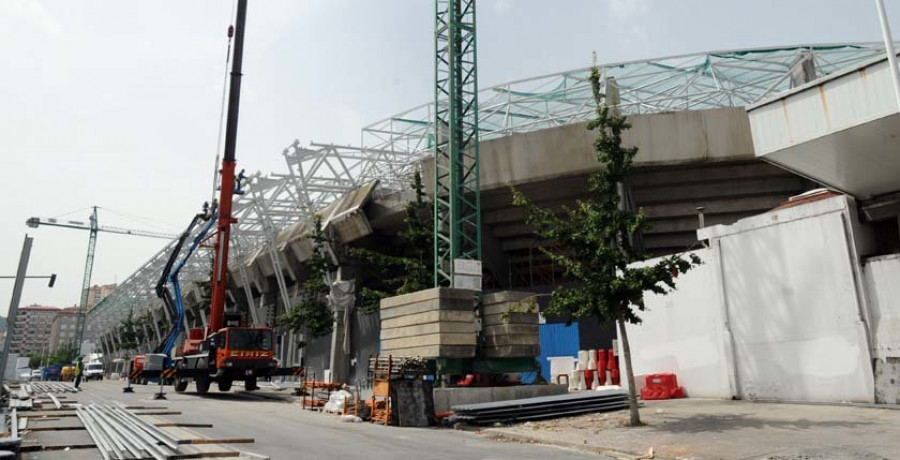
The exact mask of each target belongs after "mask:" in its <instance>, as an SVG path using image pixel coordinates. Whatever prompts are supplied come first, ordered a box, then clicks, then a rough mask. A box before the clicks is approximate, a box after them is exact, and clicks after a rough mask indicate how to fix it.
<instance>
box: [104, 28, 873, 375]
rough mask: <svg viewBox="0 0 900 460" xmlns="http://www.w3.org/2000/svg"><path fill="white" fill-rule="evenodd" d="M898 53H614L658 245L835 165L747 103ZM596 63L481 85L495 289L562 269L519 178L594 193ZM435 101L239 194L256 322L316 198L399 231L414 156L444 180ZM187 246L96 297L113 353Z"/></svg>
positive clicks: (276, 310) (247, 303)
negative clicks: (763, 145)
mask: <svg viewBox="0 0 900 460" xmlns="http://www.w3.org/2000/svg"><path fill="white" fill-rule="evenodd" d="M883 54H884V48H883V46H882V45H879V44H858V43H857V44H850V43H847V44H826V45H804V46H791V47H780V48H759V49H746V50H734V51H720V52H710V53H699V54H691V55H683V56H675V57H667V58H660V59H649V60H641V61H633V62H622V63H611V64H605V65H601V66H600V68H601V71H602V74H603V77H604V85H605V88H604V90H605V92H606V94H607V96H608V97H609V98H610V100H614V101H616V103H617V106H618V108H619V110H621V111H622V112H624V113H627V114H629V115H630V116H631V123H632V125H633V128H632V130H630V131H629V132H628V135H627V138H626V141H627V142H628V143H630V144H632V145H635V146H637V147H639V148H640V154H639V155H638V156H637V158H636V162H637V169H636V172H635V174H634V177H633V186H634V197H635V200H636V202H637V204H638V205H639V206H640V207H642V208H643V209H644V211H645V213H646V215H647V216H648V219H649V221H650V226H651V228H650V229H649V231H648V232H647V233H646V234H645V235H644V239H645V244H646V247H647V248H648V249H649V250H650V251H651V252H653V253H656V254H666V253H672V252H677V251H683V250H685V249H688V248H691V247H694V246H695V245H696V244H697V236H696V230H697V228H698V219H697V213H698V208H702V210H703V213H704V216H705V219H706V223H707V224H731V223H734V222H736V221H737V220H739V219H741V218H744V217H748V216H752V215H755V214H758V213H760V212H764V211H767V210H769V209H772V208H774V207H776V206H778V205H779V204H780V203H782V202H784V201H785V200H786V199H788V198H789V197H791V196H794V195H797V194H799V193H802V192H804V191H807V190H810V189H812V188H816V187H819V186H820V185H819V183H820V182H821V181H817V180H811V179H810V178H809V177H810V176H808V175H803V174H798V173H797V172H796V171H790V170H788V169H784V168H781V167H778V166H775V165H773V164H771V163H769V162H767V161H763V160H764V159H761V158H760V157H759V156H757V154H758V150H757V149H756V148H755V145H754V138H755V137H756V136H755V134H756V133H755V132H754V131H752V130H751V118H750V115H748V112H747V107H751V106H754V104H757V103H760V102H761V101H765V100H768V99H770V98H772V97H774V96H776V95H778V94H781V93H784V92H787V91H791V90H792V89H796V88H800V87H803V86H804V85H808V84H811V82H815V81H816V80H818V79H827V78H829V77H830V76H833V75H837V74H841V73H842V72H846V71H847V70H848V69H855V68H857V67H858V66H859V65H861V64H863V63H866V62H869V61H871V60H872V59H876V58H877V57H879V56H883ZM588 72H589V69H577V70H573V71H568V72H562V73H558V74H554V75H548V76H542V77H536V78H530V79H526V80H520V81H516V82H511V83H507V84H503V85H498V86H494V87H490V88H487V89H483V90H481V91H480V97H479V105H480V120H479V126H480V129H481V134H480V135H481V140H482V141H481V153H480V155H481V186H482V222H483V224H484V225H483V227H484V228H483V238H484V267H485V286H484V287H485V289H501V288H502V289H508V288H516V289H530V290H535V291H539V290H545V289H546V288H547V287H548V286H552V285H554V284H557V283H559V282H561V281H562V280H561V279H560V273H559V271H558V270H557V268H556V267H554V266H553V265H552V264H551V263H550V262H549V260H547V259H546V258H543V257H541V256H540V251H538V250H537V248H538V247H540V246H541V245H542V244H545V242H543V241H540V240H537V239H536V238H535V237H534V236H533V235H532V232H531V230H530V229H529V228H528V226H527V225H526V224H525V223H524V217H525V216H524V213H523V211H522V210H521V209H517V208H514V207H512V205H511V204H510V195H509V191H508V184H511V183H512V184H516V185H517V186H518V187H519V188H520V189H521V190H523V191H524V192H525V193H526V194H527V195H529V196H530V197H532V198H533V199H534V200H535V201H537V202H538V203H540V204H543V205H546V206H554V207H559V208H561V207H562V206H564V205H566V204H570V203H574V201H575V200H576V199H578V198H580V197H583V196H585V194H586V192H587V176H588V174H590V173H591V172H592V171H594V170H595V169H596V167H597V163H596V160H595V158H594V156H593V150H592V147H591V143H592V140H593V134H592V133H591V132H589V131H587V130H586V129H585V127H584V125H585V123H586V121H587V120H589V119H590V118H591V117H592V115H593V113H594V112H593V101H592V99H591V96H590V84H589V82H588V78H587V77H588ZM433 111H434V107H433V104H425V105H422V106H418V107H415V108H412V109H409V110H406V111H404V112H401V113H399V114H397V115H395V116H392V117H390V118H387V119H385V120H382V121H379V122H376V123H373V124H371V125H369V126H367V127H365V128H363V130H362V133H361V146H359V147H354V146H339V145H332V144H313V145H311V146H309V147H303V146H301V145H299V143H298V142H296V141H295V142H293V143H292V144H290V145H289V146H288V147H287V148H285V149H284V151H283V152H282V155H283V156H284V159H285V165H286V168H285V171H282V172H277V173H272V174H269V175H265V176H264V175H256V176H253V177H252V178H251V181H250V184H249V186H248V188H247V193H246V194H245V195H244V196H241V197H240V198H239V199H237V200H236V205H235V212H236V215H237V218H238V224H237V225H236V226H235V230H234V242H235V246H234V249H235V255H234V256H233V258H234V260H236V261H239V262H238V263H235V264H233V266H232V270H231V273H232V284H233V286H232V289H231V293H230V294H231V300H232V304H233V306H234V308H236V309H238V310H239V311H241V312H244V313H245V314H246V315H247V317H248V318H249V319H251V320H252V321H253V322H256V323H258V324H269V325H271V326H275V318H276V317H277V316H278V315H279V314H280V312H283V311H284V309H285V308H286V307H287V306H289V305H291V304H292V302H296V300H297V298H296V296H297V292H298V291H297V286H298V284H299V282H300V281H301V280H302V278H303V270H304V269H303V262H304V261H305V260H306V259H305V257H307V256H308V247H309V243H308V242H306V241H305V237H304V235H305V226H306V224H307V223H308V222H309V220H310V217H311V216H312V215H313V214H314V213H319V214H320V215H323V216H324V218H325V220H326V222H327V223H328V224H329V225H334V226H335V228H337V229H338V234H339V240H340V242H341V243H342V244H361V245H365V244H371V241H370V240H372V239H379V238H380V239H382V240H389V239H390V237H391V235H394V234H395V233H396V231H397V229H398V228H399V226H400V225H401V224H402V216H403V209H404V206H405V203H406V201H407V200H408V199H409V193H408V182H409V178H410V175H411V174H412V172H413V171H416V170H420V171H422V172H423V173H424V175H425V177H426V181H427V182H430V180H431V179H430V178H431V170H432V168H433V166H432V160H431V158H430V155H431V148H432V144H433V134H432V133H431V129H432V128H431V124H432V123H431V120H432V119H433ZM172 248H173V243H170V244H168V245H166V246H165V247H163V248H162V249H161V250H160V251H159V252H158V253H157V254H156V255H155V256H154V257H153V258H151V259H150V260H148V261H147V262H145V263H144V264H143V265H142V266H141V267H140V268H139V269H138V270H137V271H135V273H134V274H132V275H131V276H130V277H129V278H127V279H126V280H125V281H124V282H122V283H121V284H120V286H119V287H118V288H117V289H116V291H115V292H113V293H112V294H111V295H110V296H109V297H107V298H106V299H104V300H103V301H102V302H100V303H99V304H98V305H97V307H96V308H94V309H93V310H91V311H90V312H89V313H88V320H87V324H88V333H87V335H86V338H87V340H90V341H92V342H94V343H95V344H96V345H97V346H102V347H103V348H104V349H105V350H106V351H107V356H110V357H111V356H114V355H115V354H116V352H117V351H118V347H117V337H116V334H115V332H114V329H115V326H117V325H118V324H119V323H120V322H121V320H122V319H123V318H125V317H127V316H128V315H129V314H130V313H131V311H132V309H134V311H135V312H137V313H142V312H144V311H151V312H152V313H153V315H154V316H153V317H154V318H155V319H156V321H157V322H158V323H159V326H160V327H164V324H166V323H167V322H168V321H170V316H169V312H167V311H165V309H164V308H162V303H161V302H160V301H159V300H158V299H157V298H156V295H155V292H154V286H155V284H156V282H157V278H158V277H159V274H160V272H161V269H162V265H163V264H164V262H165V260H166V258H167V257H168V255H169V253H170V251H171V250H172ZM208 273H209V257H207V256H206V255H205V254H203V253H201V254H198V255H196V256H195V257H194V258H193V259H192V261H191V264H190V265H189V266H188V267H186V269H185V270H184V271H182V279H183V285H184V286H186V288H185V291H186V292H185V298H186V305H188V306H189V315H188V320H187V321H188V322H189V323H190V325H191V326H195V325H197V326H199V325H203V324H204V323H205V321H206V318H205V311H204V309H205V308H206V307H207V305H206V304H207V303H208V301H207V300H205V299H204V296H203V293H202V292H203V289H202V287H201V286H200V283H202V282H204V281H206V278H207V277H208ZM192 282H193V283H192ZM187 286H192V288H187ZM371 316H372V315H362V314H357V315H356V316H355V320H354V321H352V322H351V323H352V324H350V325H348V326H347V327H348V328H349V329H348V330H347V333H349V334H350V335H351V337H352V340H351V344H352V345H351V348H352V351H351V356H350V358H356V359H357V361H359V362H362V361H361V360H365V359H367V357H368V355H369V354H372V353H375V352H377V346H378V344H377V342H378V330H377V327H378V326H377V325H378V321H377V318H372V317H371ZM376 316H377V315H376ZM151 337H152V335H151ZM598 337H599V336H598ZM598 340H599V339H598ZM300 341H301V338H300V337H297V336H296V334H290V333H286V332H284V331H282V334H281V339H280V341H279V355H278V356H279V357H280V358H281V360H282V362H286V363H293V362H296V361H298V360H299V359H300V356H303V357H304V358H306V362H307V363H308V364H310V366H311V367H313V368H317V369H321V370H324V369H326V368H328V360H327V357H324V358H323V356H325V355H327V350H328V349H329V348H330V346H331V345H330V344H331V341H330V340H326V339H322V340H318V341H315V342H312V343H309V344H307V346H306V348H305V350H304V351H303V352H302V355H301V352H300V351H299V349H298V343H299V342H300ZM601 345H603V346H608V344H601ZM150 348H152V347H151V346H150V345H149V344H145V345H143V346H142V350H149V349H150ZM358 367H363V366H358ZM332 371H334V370H333V369H332ZM362 372H363V373H364V370H362ZM319 375H322V374H321V373H320V374H319ZM356 375H357V377H359V376H360V374H359V372H357V374H356Z"/></svg>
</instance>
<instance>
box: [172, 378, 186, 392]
mask: <svg viewBox="0 0 900 460" xmlns="http://www.w3.org/2000/svg"><path fill="white" fill-rule="evenodd" d="M187 386H188V382H187V380H185V379H179V378H176V379H175V391H176V392H178V393H184V390H187Z"/></svg>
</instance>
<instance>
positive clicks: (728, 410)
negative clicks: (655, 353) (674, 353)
mask: <svg viewBox="0 0 900 460" xmlns="http://www.w3.org/2000/svg"><path fill="white" fill-rule="evenodd" d="M627 416H628V414H627V412H624V411H623V412H616V413H609V414H591V415H585V416H580V417H572V418H566V419H558V420H548V421H541V422H529V423H525V424H518V425H513V426H510V427H503V428H490V429H485V430H483V431H482V432H481V433H482V435H485V436H489V437H492V438H495V439H498V440H508V441H514V442H527V443H539V444H549V445H557V446H563V447H570V448H573V449H578V450H582V451H589V452H593V453H598V454H602V457H606V458H625V459H635V458H649V456H648V452H649V451H650V449H651V448H652V449H653V453H654V454H655V457H654V458H662V459H767V460H825V459H828V460H844V459H854V460H855V459H865V460H876V459H900V436H897V434H898V433H900V410H892V409H881V408H868V407H849V406H834V405H801V404H776V403H754V402H744V401H722V400H704V399H681V400H671V401H652V402H648V403H647V404H646V405H645V406H644V408H642V409H641V418H642V419H643V421H644V423H645V424H647V426H644V427H640V428H627V427H625V426H623V425H624V423H625V421H626V420H627Z"/></svg>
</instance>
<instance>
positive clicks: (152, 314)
mask: <svg viewBox="0 0 900 460" xmlns="http://www.w3.org/2000/svg"><path fill="white" fill-rule="evenodd" d="M150 317H151V318H152V319H153V330H154V331H156V340H157V341H158V342H160V343H162V334H160V333H159V322H158V321H157V319H156V312H155V311H154V310H152V309H151V310H150Z"/></svg>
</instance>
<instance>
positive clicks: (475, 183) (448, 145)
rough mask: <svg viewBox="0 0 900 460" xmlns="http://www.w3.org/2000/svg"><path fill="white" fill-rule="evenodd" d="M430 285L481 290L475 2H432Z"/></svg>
mask: <svg viewBox="0 0 900 460" xmlns="http://www.w3.org/2000/svg"><path fill="white" fill-rule="evenodd" d="M434 34H435V36H434V42H435V93H434V104H435V111H434V114H435V118H434V142H435V144H434V160H435V161H434V177H435V181H434V284H435V286H450V287H459V288H469V289H476V290H481V262H480V261H481V184H480V178H479V174H480V171H479V165H478V163H479V158H478V156H479V155H478V66H477V61H478V53H477V51H476V49H477V44H478V42H477V40H476V34H475V0H435V31H434Z"/></svg>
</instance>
